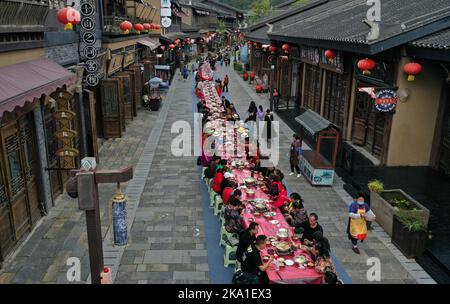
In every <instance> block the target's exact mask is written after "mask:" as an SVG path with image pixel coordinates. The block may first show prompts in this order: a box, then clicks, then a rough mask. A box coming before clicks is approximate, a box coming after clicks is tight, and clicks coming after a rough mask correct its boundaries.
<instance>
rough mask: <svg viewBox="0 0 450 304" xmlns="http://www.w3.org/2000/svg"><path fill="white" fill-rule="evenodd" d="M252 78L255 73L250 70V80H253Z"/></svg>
mask: <svg viewBox="0 0 450 304" xmlns="http://www.w3.org/2000/svg"><path fill="white" fill-rule="evenodd" d="M253 79H255V73H254V72H251V73H250V80H253Z"/></svg>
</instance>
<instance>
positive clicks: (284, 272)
mask: <svg viewBox="0 0 450 304" xmlns="http://www.w3.org/2000/svg"><path fill="white" fill-rule="evenodd" d="M233 174H234V176H235V178H236V180H237V181H238V182H239V183H243V178H245V177H250V176H251V172H250V171H249V170H237V169H235V170H233ZM254 178H255V179H257V178H258V175H255V176H254ZM254 198H262V199H267V200H268V199H269V198H268V195H267V194H266V193H264V192H263V191H262V190H261V189H260V188H259V187H257V188H256V189H255V195H254V197H247V194H246V192H245V189H243V191H242V199H243V200H246V199H254ZM274 212H275V213H276V214H275V216H273V217H272V218H270V219H267V218H265V217H264V216H263V215H262V214H261V215H259V216H254V215H253V214H252V213H247V211H246V210H244V211H243V214H242V217H243V219H244V224H245V226H246V227H248V225H249V224H250V222H251V221H252V220H253V221H255V222H257V223H258V224H259V232H258V234H264V235H265V236H267V237H272V236H276V234H277V232H278V230H279V229H280V228H285V229H287V230H288V232H289V240H290V238H291V237H292V236H293V235H294V234H295V233H294V230H293V228H292V227H291V226H290V225H289V224H288V223H287V222H286V220H285V218H284V216H283V215H282V214H281V212H280V211H279V210H278V209H276V210H275V211H274ZM271 220H277V221H278V224H276V225H274V224H272V223H270V221H271ZM294 244H300V243H299V242H298V241H297V242H294ZM267 249H275V248H274V247H273V246H271V245H268V247H267V248H266V249H265V250H262V251H261V257H264V256H266V255H268V253H267ZM298 254H304V255H306V256H307V257H308V258H309V261H312V260H311V258H310V256H309V253H308V252H305V251H303V250H300V249H298V250H296V251H295V252H294V253H293V254H291V255H288V256H283V258H284V259H291V260H293V259H294V256H295V255H298ZM266 272H267V275H268V277H269V280H270V282H271V283H279V284H287V283H289V284H320V283H321V282H322V276H321V275H320V274H319V273H317V272H316V271H315V269H314V268H308V267H306V268H304V269H300V268H299V267H298V266H297V264H295V265H293V266H280V267H279V270H277V269H276V266H275V264H272V265H271V266H270V267H269V268H268V269H267V271H266Z"/></svg>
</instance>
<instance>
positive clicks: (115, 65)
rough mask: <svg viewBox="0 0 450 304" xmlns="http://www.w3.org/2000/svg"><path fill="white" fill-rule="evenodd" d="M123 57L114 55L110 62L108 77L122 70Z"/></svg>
mask: <svg viewBox="0 0 450 304" xmlns="http://www.w3.org/2000/svg"><path fill="white" fill-rule="evenodd" d="M122 61H123V55H120V54H119V55H114V56H113V57H112V58H111V60H110V61H109V65H108V75H112V74H114V73H115V72H116V71H118V70H120V69H121V68H122Z"/></svg>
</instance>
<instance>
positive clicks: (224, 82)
mask: <svg viewBox="0 0 450 304" xmlns="http://www.w3.org/2000/svg"><path fill="white" fill-rule="evenodd" d="M229 82H230V78H229V77H228V75H225V78H224V79H223V91H224V92H228V83H229Z"/></svg>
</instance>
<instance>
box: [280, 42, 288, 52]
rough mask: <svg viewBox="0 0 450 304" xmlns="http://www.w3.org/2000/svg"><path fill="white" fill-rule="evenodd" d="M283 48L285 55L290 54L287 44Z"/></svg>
mask: <svg viewBox="0 0 450 304" xmlns="http://www.w3.org/2000/svg"><path fill="white" fill-rule="evenodd" d="M281 48H282V49H283V51H284V52H285V53H287V52H289V44H287V43H285V44H283V45H282V46H281Z"/></svg>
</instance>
